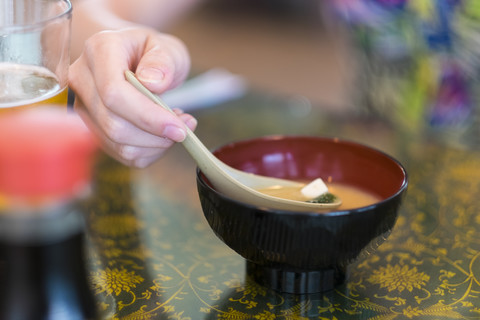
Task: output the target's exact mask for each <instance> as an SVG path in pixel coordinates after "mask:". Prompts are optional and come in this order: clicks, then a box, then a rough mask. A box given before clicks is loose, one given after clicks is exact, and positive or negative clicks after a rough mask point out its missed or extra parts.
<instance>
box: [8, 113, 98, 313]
mask: <svg viewBox="0 0 480 320" xmlns="http://www.w3.org/2000/svg"><path fill="white" fill-rule="evenodd" d="M95 150H96V143H95V141H94V139H93V137H92V136H91V134H90V132H89V131H88V130H87V129H86V127H85V126H84V125H83V123H82V122H81V120H80V119H79V118H78V116H76V115H75V114H69V113H68V112H67V110H65V109H59V108H38V109H32V110H27V111H17V112H12V113H8V114H0V319H2V320H77V319H78V320H85V319H96V317H97V312H96V308H95V302H94V299H93V295H92V293H91V291H90V287H89V283H88V278H87V272H86V267H85V260H84V254H85V252H84V236H85V234H84V230H85V228H84V227H85V225H84V216H83V213H82V211H81V201H82V200H83V199H84V198H85V197H87V196H88V192H89V190H90V176H91V162H92V160H93V155H94V154H95Z"/></svg>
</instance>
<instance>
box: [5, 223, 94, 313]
mask: <svg viewBox="0 0 480 320" xmlns="http://www.w3.org/2000/svg"><path fill="white" fill-rule="evenodd" d="M83 241H84V237H83V234H81V233H78V234H75V235H73V236H70V237H68V238H66V239H63V240H61V241H57V242H55V243H48V244H35V245H33V244H22V243H15V242H8V241H5V240H2V242H1V243H0V319H2V320H77V319H78V320H85V319H94V317H95V307H94V300H93V297H92V295H91V292H90V291H89V286H88V282H87V277H86V270H85V262H84V259H83V254H84V252H83Z"/></svg>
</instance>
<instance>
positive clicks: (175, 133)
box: [163, 126, 187, 142]
mask: <svg viewBox="0 0 480 320" xmlns="http://www.w3.org/2000/svg"><path fill="white" fill-rule="evenodd" d="M163 135H164V136H165V137H167V138H168V139H170V140H173V141H176V142H182V141H183V140H185V138H186V137H187V133H186V132H185V130H184V129H181V128H179V127H176V126H167V127H166V128H165V130H164V131H163Z"/></svg>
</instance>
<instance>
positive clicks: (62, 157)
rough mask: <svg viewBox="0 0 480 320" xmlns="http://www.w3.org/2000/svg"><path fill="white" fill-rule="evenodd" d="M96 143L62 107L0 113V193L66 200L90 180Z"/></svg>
mask: <svg viewBox="0 0 480 320" xmlns="http://www.w3.org/2000/svg"><path fill="white" fill-rule="evenodd" d="M96 149H97V143H96V140H95V138H94V137H93V135H92V134H91V133H90V131H89V130H88V129H87V127H86V126H85V125H84V123H83V121H82V120H81V119H80V118H79V117H78V115H76V114H74V113H73V112H68V111H67V110H66V109H64V108H55V107H52V108H43V107H39V108H35V109H29V110H23V111H6V112H0V194H4V195H6V196H18V197H37V196H38V197H43V196H54V197H56V196H67V195H71V194H73V193H75V192H78V191H79V190H81V189H82V188H84V187H85V186H86V185H88V184H89V183H90V180H91V167H92V166H91V165H92V159H93V155H94V152H95V150H96Z"/></svg>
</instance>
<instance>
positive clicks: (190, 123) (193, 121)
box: [185, 118, 198, 128]
mask: <svg viewBox="0 0 480 320" xmlns="http://www.w3.org/2000/svg"><path fill="white" fill-rule="evenodd" d="M185 124H186V125H187V126H188V127H189V128H195V127H196V126H197V124H198V121H197V119H195V118H190V119H188V120H187V122H186V123H185Z"/></svg>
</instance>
